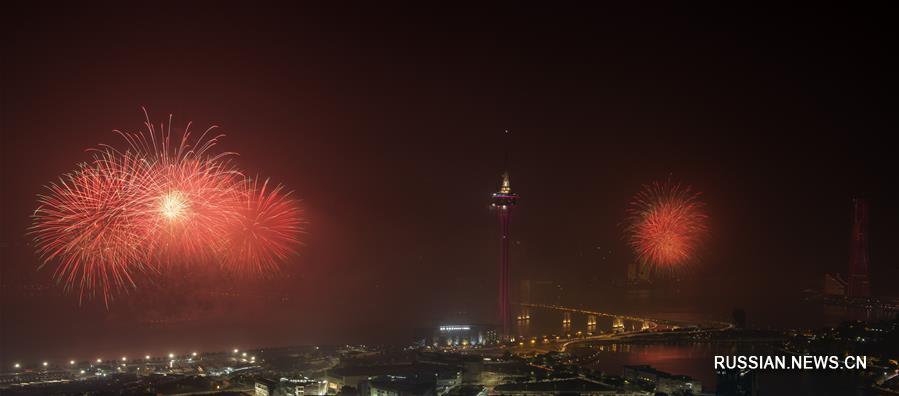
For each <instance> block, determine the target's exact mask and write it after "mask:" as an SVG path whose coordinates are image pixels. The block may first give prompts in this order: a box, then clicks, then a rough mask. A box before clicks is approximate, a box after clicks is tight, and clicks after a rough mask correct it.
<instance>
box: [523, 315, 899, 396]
mask: <svg viewBox="0 0 899 396" xmlns="http://www.w3.org/2000/svg"><path fill="white" fill-rule="evenodd" d="M640 316H645V317H650V318H657V319H667V320H677V321H684V322H696V321H703V320H709V319H716V320H722V319H725V318H721V317H720V316H719V317H715V318H710V317H708V315H703V314H699V313H695V312H689V311H685V310H671V311H666V312H648V313H647V312H644V313H641V314H640ZM889 317H890V313H889V312H886V313H884V312H880V311H871V310H865V309H857V308H850V307H845V306H832V305H824V304H815V303H805V302H802V303H797V306H796V309H795V314H792V315H786V316H785V317H783V318H782V317H779V316H777V315H768V316H767V317H766V316H765V315H762V314H759V315H758V317H757V319H756V321H755V322H754V323H753V322H750V323H751V324H755V326H754V327H756V328H767V329H787V328H822V327H830V326H836V325H838V324H839V323H840V322H843V321H846V320H873V321H876V320H882V319H888V318H889ZM563 319H565V316H564V315H563V313H562V312H560V311H553V310H546V309H532V310H531V314H530V319H529V320H522V321H519V322H518V326H517V334H518V336H519V337H525V338H532V337H543V336H550V337H552V336H554V335H561V336H562V337H565V336H566V335H568V334H571V335H576V333H577V332H578V331H581V332H584V333H588V332H589V333H593V334H596V333H597V332H604V333H608V332H611V331H612V318H609V317H603V316H599V317H596V318H595V325H591V326H588V317H587V316H586V315H583V314H578V313H572V314H570V319H571V321H570V324H569V323H564V322H563ZM784 319H786V320H784ZM639 325H640V324H639V323H637V322H625V327H626V328H627V329H628V330H631V329H633V328H634V327H637V328H639V327H638V326H639ZM592 348H594V349H595V350H598V351H599V353H598V354H597V355H596V356H595V358H594V360H592V362H591V363H589V364H588V367H589V368H591V369H594V370H599V371H602V372H604V373H606V374H609V375H621V373H622V367H623V366H626V365H649V366H652V367H654V368H656V369H658V370H661V371H665V372H668V373H671V374H679V375H688V376H690V377H693V378H696V379H698V380H699V381H701V382H702V385H703V388H704V389H705V390H706V391H712V390H714V389H715V385H716V376H715V371H714V366H713V363H714V356H715V355H753V354H762V355H770V354H772V353H775V352H773V350H772V346H771V345H770V344H750V343H709V342H696V343H657V344H652V343H640V344H624V343H609V344H602V345H599V344H597V345H594V346H592ZM859 383H860V379H859V377H858V376H857V375H853V373H845V372H843V373H829V372H817V371H815V372H810V371H806V372H795V371H789V372H766V373H763V374H762V375H761V376H760V378H759V386H760V387H761V388H767V389H769V391H774V392H775V393H776V392H778V391H782V390H786V389H789V390H790V391H791V392H799V393H801V394H849V395H851V394H861V393H859V392H860V391H859V389H858V385H859ZM809 392H812V393H809Z"/></svg>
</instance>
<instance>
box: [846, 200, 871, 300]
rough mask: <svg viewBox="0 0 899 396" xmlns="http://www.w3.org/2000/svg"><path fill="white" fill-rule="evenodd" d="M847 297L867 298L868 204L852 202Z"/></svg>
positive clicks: (868, 289) (865, 202)
mask: <svg viewBox="0 0 899 396" xmlns="http://www.w3.org/2000/svg"><path fill="white" fill-rule="evenodd" d="M848 275H849V276H848V277H847V278H848V279H847V283H848V288H847V289H848V290H847V292H848V293H847V294H848V295H849V297H868V296H870V294H871V291H870V288H869V285H868V202H867V201H866V200H864V199H861V198H855V199H853V200H852V235H851V236H850V240H849V274H848Z"/></svg>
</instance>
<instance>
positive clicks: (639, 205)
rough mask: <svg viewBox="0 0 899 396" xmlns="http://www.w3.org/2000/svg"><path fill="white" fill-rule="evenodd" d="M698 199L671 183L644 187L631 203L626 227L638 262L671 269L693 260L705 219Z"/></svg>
mask: <svg viewBox="0 0 899 396" xmlns="http://www.w3.org/2000/svg"><path fill="white" fill-rule="evenodd" d="M699 196H700V194H699V193H693V192H692V191H691V189H690V187H681V185H680V184H673V183H671V181H670V180H669V181H668V182H666V183H659V182H655V183H653V184H650V185H647V186H644V188H643V190H642V191H641V192H640V193H638V194H637V195H636V197H635V198H634V201H633V202H631V205H630V208H629V210H628V215H629V224H628V228H627V231H628V236H629V239H630V245H631V247H632V248H633V249H634V251H635V252H636V254H637V258H638V259H639V260H640V262H642V263H644V264H647V265H651V266H653V268H664V269H673V268H677V267H681V266H683V265H684V264H686V263H688V262H689V261H690V260H691V259H693V258H694V256H695V254H696V251H697V249H698V247H699V244H700V242H701V240H702V238H703V236H704V235H705V234H706V232H707V220H708V216H707V215H706V213H705V205H704V204H703V203H702V202H701V201H700V200H699Z"/></svg>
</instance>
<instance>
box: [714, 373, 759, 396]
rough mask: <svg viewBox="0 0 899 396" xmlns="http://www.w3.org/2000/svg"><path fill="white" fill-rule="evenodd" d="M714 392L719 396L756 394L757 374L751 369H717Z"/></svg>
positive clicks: (752, 395)
mask: <svg viewBox="0 0 899 396" xmlns="http://www.w3.org/2000/svg"><path fill="white" fill-rule="evenodd" d="M715 374H716V377H717V379H718V384H717V385H716V386H715V394H716V395H721V396H755V395H758V388H759V387H758V376H757V375H756V372H755V371H753V370H738V369H733V370H717V371H716V372H715Z"/></svg>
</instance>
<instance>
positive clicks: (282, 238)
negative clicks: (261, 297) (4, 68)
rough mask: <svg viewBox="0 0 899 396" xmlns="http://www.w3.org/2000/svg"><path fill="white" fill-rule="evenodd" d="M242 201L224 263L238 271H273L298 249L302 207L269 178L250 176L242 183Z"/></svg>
mask: <svg viewBox="0 0 899 396" xmlns="http://www.w3.org/2000/svg"><path fill="white" fill-rule="evenodd" d="M241 200H242V205H241V207H240V208H239V209H238V219H237V221H236V222H234V223H232V224H231V226H232V227H233V228H232V229H231V230H230V232H229V234H228V235H229V236H230V240H229V241H228V244H227V249H228V250H227V256H226V260H225V261H224V263H225V264H226V266H227V267H228V268H229V269H232V270H235V271H236V272H237V273H239V274H242V273H254V272H263V273H266V272H271V271H273V270H276V269H277V268H278V263H279V262H281V261H284V260H285V259H286V258H287V257H289V256H290V255H291V254H293V253H294V252H295V248H296V246H297V245H298V244H299V234H300V233H301V232H302V222H301V220H300V219H301V218H302V210H301V209H300V207H299V205H298V202H297V201H296V200H294V199H291V198H290V193H287V192H284V188H283V186H280V185H279V186H276V187H275V188H270V186H269V181H268V180H265V181H264V182H263V183H262V185H261V186H260V185H259V183H258V180H256V179H252V180H246V181H245V182H244V183H243V184H242V187H241Z"/></svg>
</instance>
